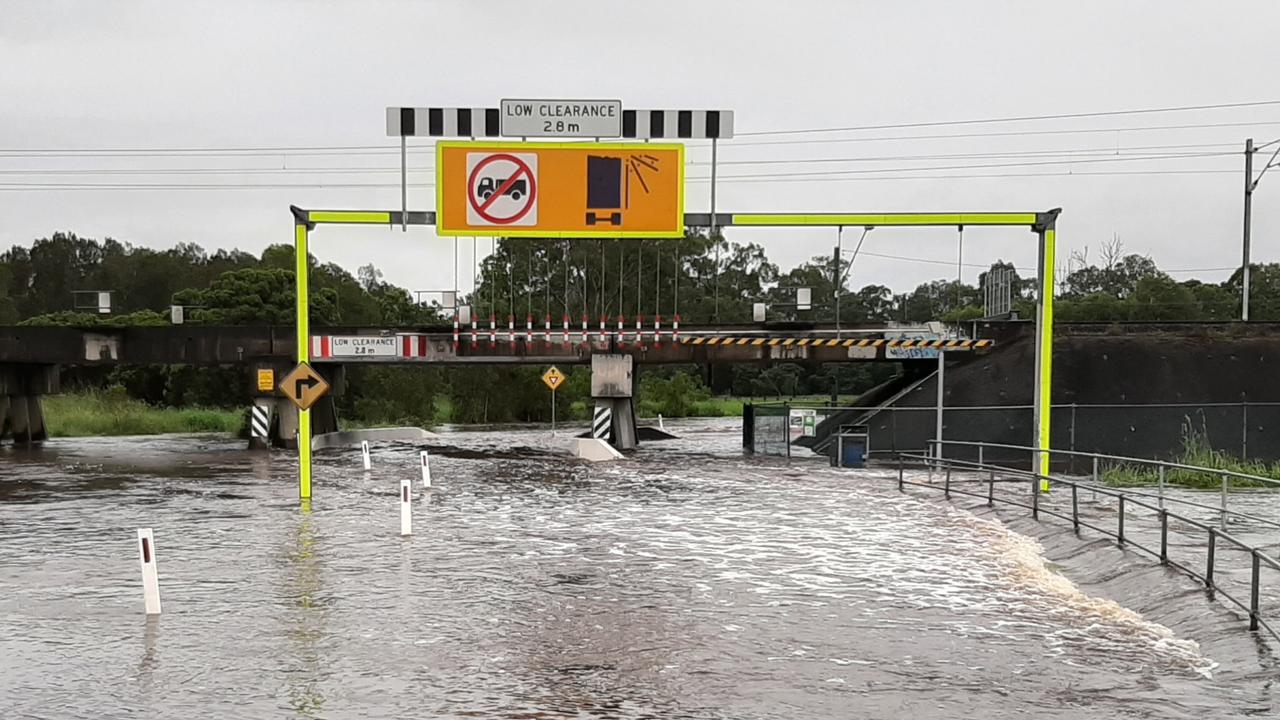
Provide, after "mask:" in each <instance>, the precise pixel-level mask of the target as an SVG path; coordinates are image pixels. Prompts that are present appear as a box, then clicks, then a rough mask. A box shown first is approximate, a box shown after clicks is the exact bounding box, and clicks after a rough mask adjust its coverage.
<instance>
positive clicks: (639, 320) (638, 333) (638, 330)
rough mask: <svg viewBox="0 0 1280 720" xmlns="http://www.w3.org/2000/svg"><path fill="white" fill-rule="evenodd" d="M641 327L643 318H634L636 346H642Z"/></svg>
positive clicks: (641, 316) (642, 330)
mask: <svg viewBox="0 0 1280 720" xmlns="http://www.w3.org/2000/svg"><path fill="white" fill-rule="evenodd" d="M642 325H644V316H643V315H637V316H636V344H637V345H643V344H644V329H643V328H642V327H641V326H642Z"/></svg>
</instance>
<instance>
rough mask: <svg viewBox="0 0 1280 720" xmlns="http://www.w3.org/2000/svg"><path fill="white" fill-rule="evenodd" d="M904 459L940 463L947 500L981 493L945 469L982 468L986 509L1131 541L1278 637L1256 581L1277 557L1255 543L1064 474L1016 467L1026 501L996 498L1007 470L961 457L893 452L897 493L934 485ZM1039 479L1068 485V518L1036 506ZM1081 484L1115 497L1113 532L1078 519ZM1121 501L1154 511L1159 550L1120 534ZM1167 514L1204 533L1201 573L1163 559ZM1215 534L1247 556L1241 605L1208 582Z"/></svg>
mask: <svg viewBox="0 0 1280 720" xmlns="http://www.w3.org/2000/svg"><path fill="white" fill-rule="evenodd" d="M906 458H910V459H915V460H920V461H922V462H925V463H930V464H937V463H939V462H940V463H941V464H942V465H943V466H944V467H945V476H944V482H943V493H944V496H945V497H947V498H950V497H951V495H952V494H957V495H965V496H968V497H976V498H980V499H982V498H983V497H984V496H983V495H980V494H978V493H973V492H969V491H966V490H962V489H956V488H954V487H953V484H952V482H951V470H952V467H953V466H956V467H961V468H964V467H967V468H969V469H973V470H984V471H986V472H987V473H988V475H987V483H988V486H987V493H986V496H985V499H986V501H987V506H988V507H994V506H995V503H996V502H997V500H998V501H999V502H1002V503H1004V504H1007V505H1013V506H1016V507H1025V508H1029V509H1030V510H1031V513H1032V518H1033V519H1037V520H1038V519H1039V516H1040V514H1041V513H1044V514H1046V515H1050V516H1052V517H1057V518H1060V519H1063V520H1069V521H1070V522H1071V523H1072V526H1073V528H1074V529H1075V531H1076V532H1077V533H1079V530H1080V528H1081V527H1085V528H1089V529H1091V530H1095V531H1097V532H1100V533H1102V534H1103V535H1106V536H1108V537H1111V538H1115V540H1116V543H1117V545H1119V546H1120V547H1126V546H1130V545H1131V546H1133V547H1134V548H1136V549H1138V550H1141V551H1143V552H1145V553H1147V554H1149V555H1151V556H1153V557H1156V558H1158V559H1159V560H1160V564H1161V565H1165V566H1171V567H1173V568H1175V569H1177V570H1179V571H1181V572H1182V573H1184V574H1186V575H1188V576H1190V577H1191V578H1193V579H1195V580H1198V581H1200V582H1203V583H1204V584H1205V586H1206V588H1208V589H1209V590H1210V591H1212V592H1213V593H1214V594H1215V596H1216V595H1221V596H1222V597H1224V598H1226V599H1227V600H1229V601H1230V602H1231V603H1232V604H1233V605H1235V606H1236V607H1238V608H1240V609H1241V610H1243V611H1244V612H1246V613H1247V614H1248V616H1249V629H1250V630H1251V631H1256V630H1258V629H1259V628H1262V629H1265V630H1266V631H1267V632H1268V633H1270V634H1271V636H1272V637H1273V638H1275V639H1276V640H1280V630H1277V629H1276V628H1273V627H1272V626H1271V624H1270V623H1269V622H1267V620H1266V619H1265V618H1263V617H1262V614H1261V603H1260V599H1259V591H1260V589H1261V583H1262V580H1261V568H1262V566H1263V565H1264V564H1265V565H1266V566H1268V567H1270V568H1272V569H1273V570H1277V571H1280V561H1278V560H1276V559H1274V558H1271V557H1269V556H1268V555H1266V554H1265V553H1264V552H1263V551H1262V550H1261V549H1260V548H1259V547H1256V546H1253V545H1249V544H1248V543H1246V542H1244V541H1243V540H1240V539H1239V538H1236V537H1235V536H1233V535H1231V534H1230V533H1227V532H1224V531H1222V530H1219V529H1217V528H1215V527H1213V526H1212V525H1208V524H1206V523H1202V522H1200V521H1198V520H1194V519H1192V518H1189V517H1186V516H1183V515H1179V514H1177V513H1174V512H1170V511H1169V510H1167V509H1166V508H1163V507H1158V506H1156V505H1151V504H1148V503H1145V502H1142V501H1141V500H1133V499H1132V495H1130V494H1129V493H1126V492H1124V491H1122V490H1116V489H1112V488H1106V487H1098V486H1092V485H1087V484H1084V483H1080V482H1077V481H1074V480H1068V479H1066V478H1057V477H1052V476H1049V475H1040V474H1038V473H1033V472H1027V471H1021V472H1019V471H1015V473H1017V474H1020V475H1023V476H1024V477H1025V479H1026V480H1030V491H1031V492H1030V498H1031V499H1030V502H1029V503H1021V502H1016V501H1013V500H1009V499H1007V498H997V497H996V495H995V483H996V480H995V473H996V470H1000V471H1001V472H1007V469H1006V468H997V467H996V466H993V465H986V464H983V463H975V462H969V461H966V460H955V459H947V458H938V457H931V456H929V455H912V454H907V453H903V454H900V455H899V456H898V489H899V490H900V491H903V490H904V488H905V486H907V485H912V486H915V487H923V488H929V489H935V490H936V489H937V485H936V484H934V483H921V482H914V481H910V480H906V479H905V473H904V465H903V462H902V461H903V459H906ZM1042 480H1049V481H1050V482H1055V483H1058V484H1061V485H1066V486H1068V487H1070V488H1071V515H1070V516H1068V515H1065V514H1063V513H1060V512H1057V511H1055V510H1052V509H1049V508H1044V507H1041V503H1040V496H1041V492H1040V482H1041V481H1042ZM1024 481H1025V480H1024ZM1082 487H1083V488H1085V489H1087V490H1090V491H1093V492H1100V493H1103V494H1105V495H1110V496H1112V497H1115V498H1116V499H1117V503H1118V505H1119V514H1118V516H1117V521H1118V524H1117V530H1116V531H1115V532H1111V531H1109V530H1107V529H1106V528H1103V527H1100V526H1098V525H1094V524H1092V523H1087V522H1084V521H1082V520H1081V519H1080V509H1079V490H1080V488H1082ZM1126 504H1133V505H1137V506H1138V507H1142V508H1146V509H1148V510H1151V511H1153V512H1155V513H1156V515H1157V516H1158V517H1159V518H1160V549H1159V551H1156V550H1153V549H1151V548H1148V547H1144V546H1143V545H1141V544H1140V543H1138V542H1136V541H1134V540H1133V539H1132V538H1131V537H1126V536H1125V534H1124V521H1125V505H1126ZM1171 517H1172V518H1174V519H1175V520H1178V521H1181V522H1183V523H1186V524H1188V525H1190V526H1192V527H1196V528H1199V529H1201V530H1204V531H1205V532H1207V533H1208V542H1207V545H1206V550H1207V560H1206V569H1205V571H1204V573H1200V572H1197V571H1196V570H1195V569H1193V568H1191V567H1189V566H1187V565H1184V564H1182V563H1180V562H1177V561H1175V560H1172V559H1170V558H1169V538H1168V534H1169V533H1168V530H1169V518H1171ZM1219 538H1221V539H1223V540H1226V541H1227V542H1229V543H1231V544H1232V545H1234V546H1236V547H1237V548H1239V549H1240V550H1243V551H1245V552H1247V553H1248V554H1249V556H1250V560H1251V565H1252V568H1251V574H1250V582H1249V602H1248V603H1247V604H1246V603H1245V602H1243V601H1241V600H1240V599H1238V598H1236V597H1235V596H1234V595H1232V594H1230V593H1229V592H1227V591H1226V590H1224V589H1223V588H1222V587H1221V585H1218V584H1216V583H1215V581H1214V564H1215V560H1216V556H1217V541H1218V539H1219Z"/></svg>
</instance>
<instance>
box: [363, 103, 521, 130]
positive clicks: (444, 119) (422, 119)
mask: <svg viewBox="0 0 1280 720" xmlns="http://www.w3.org/2000/svg"><path fill="white" fill-rule="evenodd" d="M500 125H501V123H500V117H499V113H498V108H402V107H389V108H387V137H499V136H500V130H501V128H500Z"/></svg>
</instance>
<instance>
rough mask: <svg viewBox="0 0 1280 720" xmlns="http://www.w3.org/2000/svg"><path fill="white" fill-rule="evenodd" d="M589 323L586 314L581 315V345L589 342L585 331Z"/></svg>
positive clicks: (589, 320) (588, 335)
mask: <svg viewBox="0 0 1280 720" xmlns="http://www.w3.org/2000/svg"><path fill="white" fill-rule="evenodd" d="M590 322H591V318H590V317H588V316H587V314H586V313H583V315H582V344H584V345H585V344H587V343H589V342H591V337H590V334H589V333H588V331H587V325H588V324H589V323H590Z"/></svg>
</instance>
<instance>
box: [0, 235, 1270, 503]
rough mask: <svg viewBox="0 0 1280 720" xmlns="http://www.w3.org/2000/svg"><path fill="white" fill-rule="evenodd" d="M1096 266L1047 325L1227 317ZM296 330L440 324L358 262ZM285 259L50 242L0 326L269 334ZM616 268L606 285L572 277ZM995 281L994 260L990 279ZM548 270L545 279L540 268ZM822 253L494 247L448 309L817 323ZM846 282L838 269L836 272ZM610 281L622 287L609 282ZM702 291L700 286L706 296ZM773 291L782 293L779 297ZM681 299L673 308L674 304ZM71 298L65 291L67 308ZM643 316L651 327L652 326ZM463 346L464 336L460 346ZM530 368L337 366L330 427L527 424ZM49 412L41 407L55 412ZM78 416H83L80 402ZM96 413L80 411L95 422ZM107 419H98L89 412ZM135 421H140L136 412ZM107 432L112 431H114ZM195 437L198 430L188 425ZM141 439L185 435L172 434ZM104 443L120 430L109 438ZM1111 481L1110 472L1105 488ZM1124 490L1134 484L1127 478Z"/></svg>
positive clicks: (722, 369) (167, 392)
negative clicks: (759, 312)
mask: <svg viewBox="0 0 1280 720" xmlns="http://www.w3.org/2000/svg"><path fill="white" fill-rule="evenodd" d="M1101 250H1102V252H1101V256H1100V258H1099V259H1098V260H1097V261H1093V260H1091V258H1090V257H1089V256H1088V253H1087V251H1082V252H1077V253H1073V254H1072V256H1071V258H1070V259H1069V261H1068V263H1067V265H1068V267H1067V271H1066V272H1065V273H1064V274H1063V276H1062V279H1061V281H1060V283H1059V288H1058V302H1057V305H1056V315H1057V317H1058V318H1060V319H1064V320H1087V321H1108V320H1221V319H1230V318H1232V317H1234V316H1235V308H1236V306H1237V304H1238V298H1239V278H1238V274H1237V275H1236V276H1233V277H1232V278H1230V279H1228V280H1227V281H1225V282H1222V283H1204V282H1200V281H1197V280H1186V281H1178V280H1175V279H1173V278H1172V277H1170V276H1169V275H1168V274H1167V273H1164V272H1161V271H1160V270H1159V269H1158V268H1157V267H1156V265H1155V263H1154V262H1153V261H1152V260H1151V259H1150V258H1148V257H1145V256H1141V255H1135V254H1129V253H1126V252H1124V249H1123V247H1122V246H1121V245H1120V244H1119V243H1118V242H1112V243H1107V244H1104V245H1103V247H1102V248H1101ZM309 262H310V271H309V275H310V278H311V322H312V328H313V330H315V331H317V332H323V331H324V329H325V328H327V327H335V326H341V327H348V328H350V327H363V328H404V327H415V328H420V327H423V326H430V325H441V326H448V325H451V320H452V318H451V317H450V310H449V309H445V308H441V307H439V306H438V305H434V304H422V303H418V302H415V301H414V299H413V297H412V296H411V294H410V293H409V292H408V291H407V290H405V289H404V288H401V287H397V286H395V285H392V284H391V283H388V282H385V281H384V280H383V278H382V273H381V272H380V271H378V269H377V268H375V267H373V266H372V265H366V266H364V267H361V268H359V269H357V270H356V271H355V272H354V273H352V272H349V271H347V270H346V269H344V268H342V267H339V266H337V265H335V264H333V263H321V262H319V261H318V260H316V259H315V258H314V257H313V258H310V259H309ZM294 264H295V263H294V249H293V247H292V246H290V245H271V246H268V247H267V248H266V249H265V250H263V251H262V252H261V253H260V254H256V255H255V254H250V253H247V252H242V251H240V250H231V251H226V250H218V251H216V252H206V251H205V250H204V249H202V248H200V247H198V246H196V245H193V244H190V243H184V242H177V243H176V244H175V246H174V247H172V248H169V249H164V250H154V249H150V248H142V247H134V246H131V245H129V244H126V243H121V242H119V241H116V240H112V239H110V238H107V239H104V240H94V239H89V238H81V237H77V236H76V235H74V234H71V233H54V234H53V235H52V236H50V237H46V238H40V239H37V240H36V241H34V242H33V243H32V244H31V245H30V247H25V246H14V247H12V248H10V249H9V250H7V251H5V252H3V253H0V324H17V323H21V324H23V325H31V326H34V325H52V326H73V327H134V326H162V325H165V324H167V323H168V321H169V320H168V319H169V306H170V305H172V304H180V305H183V306H185V307H186V308H187V313H186V323H187V324H188V325H191V326H199V325H237V324H240V325H270V326H277V327H279V328H281V331H282V332H288V330H287V328H288V327H289V326H291V325H292V324H293V321H294V317H293V315H294V296H293V290H294V278H293V268H294ZM599 267H606V268H615V267H627V268H634V269H635V272H634V273H633V272H631V271H630V270H628V271H627V272H625V273H620V274H618V275H613V274H605V273H596V272H590V271H589V270H588V268H599ZM997 267H999V268H1003V269H1005V270H1013V267H1012V265H1010V264H1008V263H1005V262H996V263H994V264H993V265H992V268H997ZM548 268H563V269H564V270H565V271H564V272H561V271H559V270H557V271H556V272H547V269H548ZM835 270H836V268H833V267H832V262H831V258H830V257H814V258H812V259H810V260H809V261H807V262H801V263H799V264H798V265H796V266H795V267H792V268H790V269H784V268H781V267H779V266H778V265H776V264H775V263H773V262H771V261H770V259H769V257H768V254H767V253H766V251H765V249H764V247H762V246H760V245H758V244H755V243H734V242H730V241H728V240H726V239H725V238H723V237H718V236H717V237H709V236H707V235H706V234H702V233H699V232H696V231H690V232H689V233H688V234H687V235H686V236H685V237H684V238H680V239H674V240H664V241H662V242H661V243H654V242H648V241H642V240H619V241H612V240H610V241H593V242H573V243H560V242H549V241H543V240H530V239H499V240H498V241H497V242H496V245H495V247H494V248H493V252H492V253H491V254H490V255H488V256H487V257H485V258H484V259H483V260H482V262H481V263H480V266H479V267H478V268H477V271H476V290H475V291H474V292H473V293H471V294H470V295H468V296H465V297H462V298H459V302H461V303H463V304H465V305H468V306H470V307H471V308H472V311H473V314H474V316H475V317H478V318H480V323H479V325H480V328H481V330H482V332H483V329H484V327H485V325H486V324H487V320H488V318H490V317H496V318H498V322H499V324H500V325H501V324H503V319H505V318H507V317H511V316H514V318H516V324H517V326H518V325H520V320H519V319H520V318H521V317H527V316H532V317H533V318H535V322H536V319H537V318H542V317H547V316H549V317H551V318H552V321H553V323H554V322H555V319H556V318H560V317H562V316H565V315H568V316H569V317H571V318H573V319H575V320H576V318H579V317H581V316H582V315H584V314H585V315H589V316H590V317H591V318H592V319H593V320H592V322H593V326H594V321H595V319H597V318H599V317H602V316H607V317H611V318H613V317H618V316H619V315H621V316H626V317H634V316H635V314H636V313H637V312H638V311H639V312H646V311H650V312H656V313H660V314H662V315H663V317H664V318H668V319H669V318H670V317H671V316H672V315H674V314H675V313H676V311H678V312H679V315H680V318H681V322H682V324H684V325H685V326H689V325H693V324H699V323H709V322H716V323H720V324H735V323H749V322H751V318H752V312H753V305H754V304H755V303H757V302H765V303H767V304H768V305H769V307H770V315H769V319H770V320H771V321H783V322H795V323H797V327H804V326H806V325H807V324H808V323H827V322H831V321H832V320H833V318H834V302H833V301H832V300H831V299H832V298H834V297H835V295H836V294H837V287H836V285H835V283H834V281H833V278H834V277H836V276H837V275H838V273H836V272H834V271H835ZM840 270H842V271H844V272H845V273H847V272H848V270H849V268H847V267H846V268H840ZM983 275H984V274H983V273H980V274H979V275H978V278H977V280H978V283H977V284H975V285H968V284H965V283H960V282H956V281H955V280H934V281H931V282H926V283H922V284H920V285H919V286H917V287H916V288H915V289H914V290H911V291H909V292H894V291H893V290H892V289H890V288H889V287H886V286H884V285H877V284H870V285H866V286H864V287H862V288H860V289H856V290H854V289H851V288H846V287H840V288H839V289H838V290H839V294H840V298H841V300H840V313H841V314H840V318H841V322H842V323H845V324H846V325H848V326H853V325H858V324H865V323H897V322H905V323H918V322H923V321H932V320H963V319H967V318H974V317H978V316H980V315H982V310H981V305H982V298H983V295H982V292H981V290H980V288H981V283H982V278H983ZM619 285H620V286H621V287H619ZM797 287H808V288H811V290H812V297H814V298H818V299H819V301H818V302H816V303H814V304H813V306H812V309H810V310H804V311H801V310H798V309H796V307H795V303H794V288H797ZM709 288H718V292H712V291H711V290H709ZM787 288H792V289H787ZM90 289H91V290H110V291H111V293H112V296H111V302H112V307H111V312H110V313H105V314H99V313H96V312H93V311H86V309H85V308H77V307H76V298H77V295H76V293H77V292H79V291H84V290H90ZM1251 292H1252V295H1251V298H1252V299H1251V301H1250V302H1251V305H1250V309H1251V312H1252V314H1253V316H1254V317H1255V318H1256V319H1258V320H1280V264H1270V265H1261V266H1258V267H1257V268H1256V269H1255V270H1254V274H1253V283H1252V284H1251ZM1011 293H1012V296H1013V297H1012V302H1013V306H1014V308H1015V309H1016V310H1017V311H1018V312H1019V313H1021V314H1022V315H1023V316H1024V317H1028V316H1029V312H1030V310H1031V308H1032V303H1033V298H1034V295H1035V282H1034V281H1033V280H1025V279H1020V278H1017V277H1016V273H1015V279H1014V282H1013V286H1012V291H1011ZM677 297H678V298H679V299H680V304H679V306H678V307H675V306H674V299H675V298H677ZM81 299H83V298H82V296H81ZM649 317H652V316H651V315H650V316H649ZM464 342H466V340H465V339H464ZM545 369H546V368H545V367H533V366H525V367H518V366H510V365H482V366H474V365H473V366H467V367H454V366H448V367H442V366H419V367H386V366H368V365H365V366H357V365H350V366H348V368H347V372H346V378H345V379H346V382H345V391H344V392H342V393H341V394H340V395H338V396H337V403H338V412H339V416H340V417H341V418H343V420H344V421H345V422H350V423H352V424H353V425H361V426H374V425H420V426H431V425H437V424H441V423H458V424H467V423H521V422H527V423H533V422H548V421H549V420H550V419H551V409H550V402H549V401H550V397H549V394H548V391H547V389H546V387H545V386H544V385H543V384H542V383H541V381H540V379H539V376H540V375H541V373H542V372H543V371H544V370H545ZM560 369H561V370H562V371H565V373H566V374H567V375H568V379H567V381H566V382H565V384H564V385H563V386H562V387H561V388H560V390H559V392H558V395H557V406H558V413H557V414H558V415H559V417H560V419H576V420H585V419H587V417H588V415H589V413H590V407H589V406H590V380H589V372H588V371H587V369H586V368H585V367H583V366H580V365H573V366H563V365H562V366H560ZM898 369H899V367H898V365H897V364H896V363H883V362H882V363H833V364H827V365H821V364H815V363H809V362H804V361H803V360H799V359H798V360H795V361H778V362H774V363H767V364H759V365H756V364H737V365H710V366H708V365H705V364H704V365H685V366H676V367H661V368H654V367H650V366H645V367H643V368H641V369H640V370H639V372H638V375H637V376H638V378H639V383H638V397H637V404H638V407H637V410H638V412H639V414H640V415H642V416H649V417H652V416H656V415H659V414H660V415H662V416H663V417H671V418H677V417H687V416H720V415H737V414H739V413H741V411H742V410H741V408H742V401H741V400H740V398H761V397H762V398H765V399H768V400H783V399H789V398H799V397H806V396H808V397H816V398H825V397H829V396H830V395H831V394H832V393H833V392H839V393H841V394H843V395H849V394H854V395H856V394H858V393H862V392H865V391H866V390H868V389H870V388H872V387H875V386H876V385H878V384H880V383H882V382H885V381H886V380H888V379H890V378H891V377H892V376H893V375H894V374H895V373H896V372H897V371H898ZM62 384H63V386H64V387H65V388H68V389H72V390H90V391H95V390H96V391H105V390H107V389H108V388H114V387H116V386H120V387H123V388H124V392H125V394H126V395H127V396H128V398H131V399H133V400H137V401H140V402H139V404H137V406H136V407H137V408H150V409H151V410H153V411H155V413H158V414H160V415H165V416H169V417H171V416H172V413H170V412H169V411H167V410H165V409H166V408H170V409H172V408H194V409H196V414H197V416H199V415H200V413H202V412H204V411H203V410H201V409H202V408H222V409H223V410H222V411H221V412H224V413H227V414H228V416H239V415H240V413H241V412H242V411H243V409H244V408H246V407H247V406H248V405H249V403H250V402H251V400H252V397H253V385H252V376H251V375H250V374H249V373H248V371H247V370H246V369H245V368H243V367H191V366H168V365H151V366H135V367H123V368H108V367H79V368H77V367H67V368H64V369H63V371H62ZM53 402H54V403H57V402H59V401H57V400H54V401H53ZM90 404H92V403H90ZM96 412H98V411H95V413H96ZM101 412H102V413H103V414H104V415H106V414H111V413H114V412H115V411H114V410H113V411H111V413H108V412H107V411H106V410H105V409H104V410H102V411H101ZM155 413H152V412H148V413H143V414H145V415H148V416H149V415H152V414H155ZM120 422H124V421H123V420H122V421H120ZM189 422H190V423H193V424H195V425H197V426H199V425H200V421H196V420H191V421H189ZM153 426H158V427H178V428H181V429H186V428H187V427H189V426H190V425H189V424H188V421H181V422H179V421H170V420H166V421H164V422H159V421H157V422H156V423H155V424H154V425H153ZM118 431H123V430H118ZM1123 474H1124V473H1123V471H1120V470H1117V471H1115V472H1114V473H1113V476H1114V477H1115V478H1117V482H1121V481H1123V480H1122V476H1123ZM1135 481H1136V480H1135Z"/></svg>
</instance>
